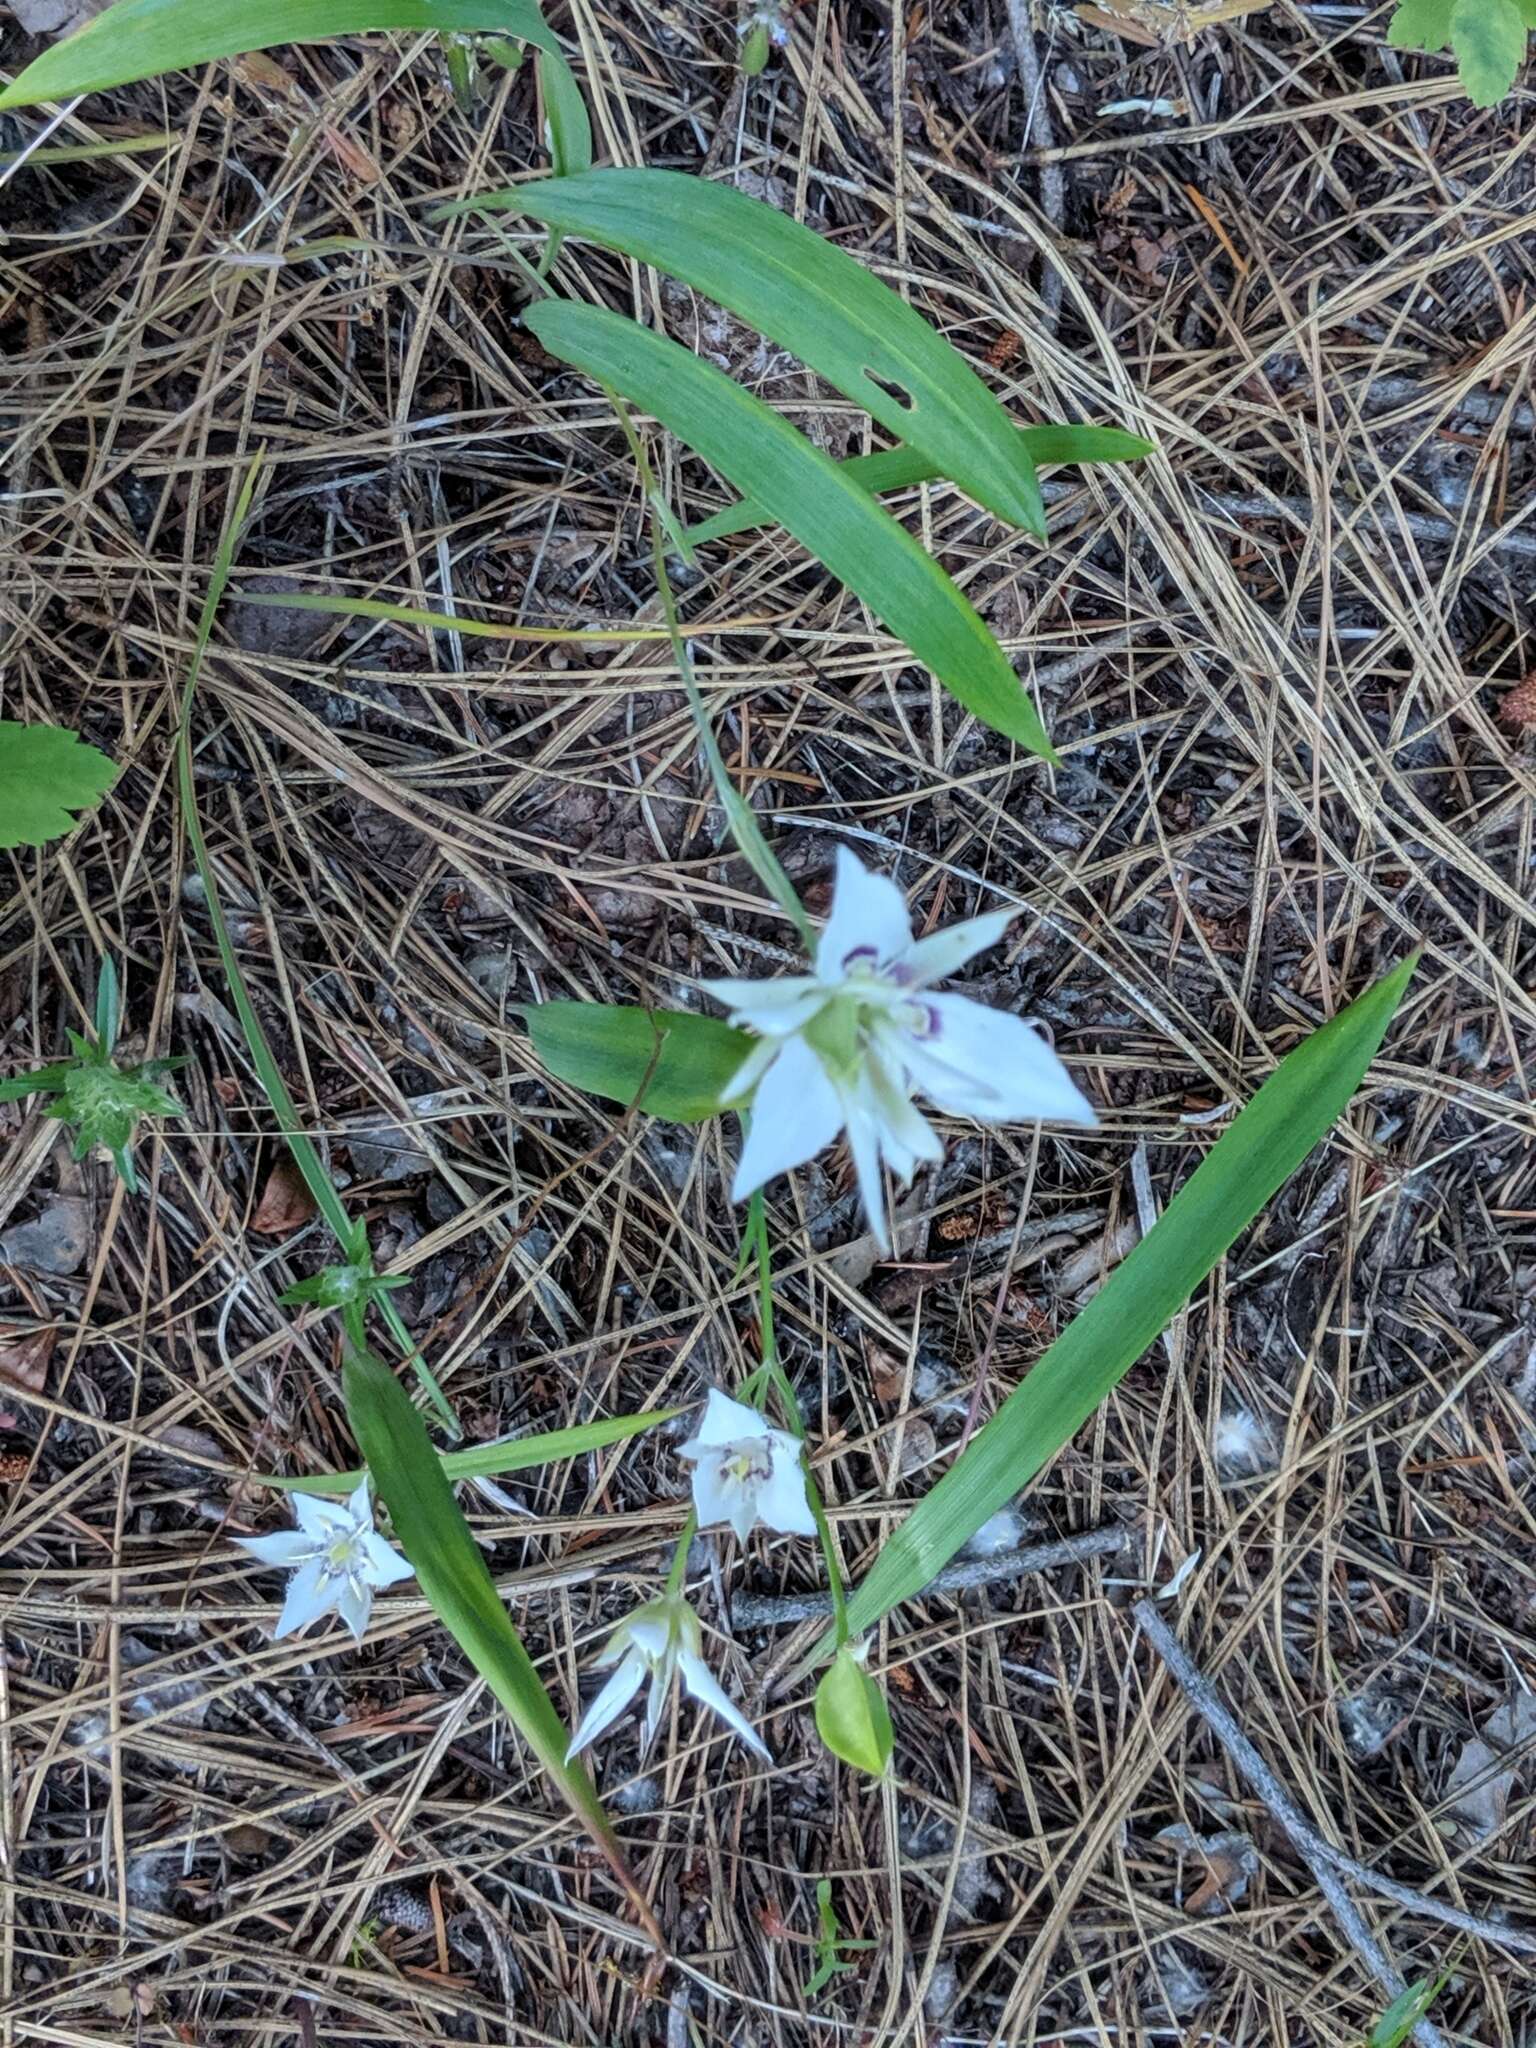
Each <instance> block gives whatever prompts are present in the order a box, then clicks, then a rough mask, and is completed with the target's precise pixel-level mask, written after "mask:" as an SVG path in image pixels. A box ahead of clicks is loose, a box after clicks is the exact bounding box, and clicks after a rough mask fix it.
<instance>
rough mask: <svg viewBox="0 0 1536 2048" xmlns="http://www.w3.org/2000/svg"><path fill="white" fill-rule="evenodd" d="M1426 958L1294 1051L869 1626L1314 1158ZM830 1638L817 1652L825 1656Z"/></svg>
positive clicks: (1096, 1308) (1037, 1387) (1014, 1413)
mask: <svg viewBox="0 0 1536 2048" xmlns="http://www.w3.org/2000/svg"><path fill="white" fill-rule="evenodd" d="M1417 959H1418V955H1417V954H1415V955H1413V957H1412V958H1410V959H1408V960H1405V961H1404V962H1403V964H1402V965H1401V966H1400V967H1397V968H1394V969H1393V971H1392V972H1391V973H1390V974H1388V975H1386V976H1384V977H1383V978H1382V980H1380V981H1378V982H1377V983H1376V984H1375V986H1374V987H1373V988H1370V989H1367V991H1366V992H1365V994H1364V995H1363V996H1361V997H1360V998H1359V999H1358V1001H1356V1002H1353V1003H1351V1004H1350V1006H1349V1008H1348V1009H1347V1010H1341V1011H1340V1012H1339V1014H1338V1016H1337V1017H1334V1018H1332V1019H1331V1020H1330V1022H1328V1023H1327V1024H1325V1025H1323V1026H1322V1028H1321V1029H1320V1030H1318V1031H1314V1032H1313V1033H1312V1035H1311V1037H1310V1038H1307V1039H1305V1040H1304V1041H1303V1042H1302V1044H1300V1045H1299V1046H1297V1047H1296V1049H1295V1051H1294V1052H1292V1053H1289V1054H1287V1056H1286V1058H1285V1059H1284V1060H1282V1061H1281V1063H1280V1065H1279V1066H1278V1067H1277V1068H1276V1070H1275V1072H1274V1073H1273V1074H1271V1075H1270V1077H1269V1079H1268V1080H1267V1081H1266V1082H1265V1083H1264V1085H1263V1087H1262V1088H1260V1090H1259V1092H1258V1094H1257V1095H1255V1096H1254V1098H1253V1100H1252V1102H1250V1103H1249V1104H1248V1106H1247V1108H1246V1109H1244V1110H1242V1111H1241V1112H1240V1113H1239V1115H1238V1116H1237V1117H1236V1118H1235V1119H1234V1120H1233V1122H1232V1124H1231V1125H1230V1127H1229V1128H1228V1129H1227V1131H1226V1132H1225V1133H1224V1134H1223V1135H1222V1137H1221V1138H1220V1139H1219V1140H1218V1141H1217V1143H1216V1145H1215V1146H1214V1147H1213V1149H1212V1151H1211V1153H1210V1155H1209V1157H1208V1158H1206V1159H1205V1160H1203V1161H1202V1162H1201V1164H1200V1165H1199V1166H1198V1167H1196V1169H1195V1171H1194V1172H1193V1173H1192V1174H1191V1175H1190V1177H1189V1179H1188V1181H1187V1182H1186V1183H1185V1185H1184V1186H1183V1187H1182V1188H1181V1189H1180V1190H1179V1192H1178V1194H1177V1195H1175V1196H1174V1198H1173V1200H1172V1201H1171V1202H1170V1203H1169V1204H1168V1207H1167V1209H1166V1210H1165V1211H1164V1213H1163V1215H1162V1216H1161V1217H1160V1218H1159V1220H1158V1222H1157V1224H1156V1226H1155V1227H1154V1228H1153V1229H1152V1230H1150V1231H1149V1232H1148V1233H1147V1235H1146V1236H1145V1237H1144V1238H1143V1239H1142V1241H1141V1243H1140V1244H1138V1245H1137V1246H1136V1248H1135V1249H1134V1250H1133V1251H1132V1252H1131V1253H1130V1255H1129V1256H1128V1257H1127V1258H1126V1259H1125V1260H1124V1261H1123V1262H1122V1263H1121V1264H1120V1265H1119V1266H1118V1267H1116V1269H1115V1271H1114V1272H1113V1273H1112V1274H1111V1275H1110V1277H1109V1279H1108V1280H1107V1281H1106V1282H1105V1283H1104V1285H1103V1287H1101V1288H1100V1289H1099V1291H1098V1293H1097V1294H1095V1295H1094V1297H1093V1299H1092V1300H1091V1301H1090V1302H1089V1303H1088V1306H1087V1307H1086V1308H1085V1309H1084V1310H1083V1311H1082V1313H1081V1314H1080V1315H1079V1316H1078V1317H1077V1318H1076V1319H1075V1321H1073V1322H1072V1323H1071V1324H1069V1325H1068V1327H1067V1328H1066V1329H1065V1330H1064V1331H1063V1332H1062V1334H1061V1335H1060V1336H1059V1337H1058V1338H1057V1339H1056V1342H1055V1343H1054V1344H1053V1345H1052V1346H1051V1348H1050V1350H1049V1351H1047V1352H1046V1354H1045V1356H1044V1357H1043V1358H1042V1359H1041V1360H1040V1361H1039V1363H1038V1364H1037V1365H1035V1366H1033V1367H1032V1368H1031V1370H1030V1373H1029V1377H1028V1378H1027V1379H1026V1380H1025V1381H1024V1383H1023V1384H1022V1385H1021V1386H1019V1387H1016V1388H1015V1389H1014V1391H1013V1392H1012V1393H1011V1394H1010V1395H1009V1397H1008V1399H1007V1400H1006V1401H1005V1402H1004V1403H1003V1405H1002V1407H1001V1408H1000V1409H999V1410H998V1412H997V1414H996V1415H995V1416H994V1417H993V1418H992V1420H991V1421H990V1422H989V1423H988V1424H987V1426H986V1428H985V1429H983V1430H982V1432H981V1434H980V1435H979V1436H978V1437H977V1438H976V1440H975V1442H974V1443H973V1444H972V1445H971V1446H970V1448H969V1449H968V1450H967V1451H965V1452H963V1453H962V1455H961V1456H960V1458H959V1459H958V1460H957V1461H956V1463H955V1464H954V1466H953V1467H952V1468H951V1469H950V1470H949V1471H948V1472H946V1473H945V1475H944V1477H943V1478H942V1479H940V1480H939V1481H938V1483H937V1484H936V1485H935V1486H934V1487H932V1488H931V1489H930V1491H929V1492H928V1493H927V1494H926V1495H925V1496H924V1498H923V1499H922V1500H921V1501H920V1502H919V1503H918V1505H917V1507H916V1508H914V1509H913V1511H912V1513H911V1514H910V1515H909V1516H908V1517H907V1519H906V1521H905V1522H903V1523H902V1525H901V1527H900V1528H899V1529H898V1530H897V1531H896V1534H895V1536H894V1537H893V1538H892V1539H891V1541H890V1542H889V1543H887V1544H886V1546H885V1547H884V1549H883V1550H882V1551H881V1553H880V1555H879V1557H878V1558H877V1559H876V1561H875V1566H874V1569H873V1570H872V1571H871V1572H870V1574H869V1577H868V1578H867V1579H866V1580H865V1581H864V1583H863V1585H861V1586H860V1587H859V1589H858V1591H857V1592H856V1593H855V1594H854V1596H853V1599H852V1600H851V1602H850V1603H849V1608H848V1620H849V1625H850V1626H851V1627H852V1628H853V1629H855V1630H862V1629H867V1628H871V1627H873V1625H874V1624H875V1623H876V1622H877V1621H879V1620H880V1619H881V1618H882V1616H884V1615H887V1614H889V1613H890V1611H891V1609H892V1608H893V1607H896V1606H898V1605H899V1604H900V1603H901V1602H902V1601H903V1600H910V1599H913V1598H914V1597H915V1596H916V1595H917V1594H919V1593H921V1592H922V1590H923V1588H924V1587H925V1586H926V1585H927V1584H928V1582H929V1581H930V1579H932V1578H933V1576H934V1574H935V1573H936V1572H937V1571H939V1570H940V1569H941V1568H942V1567H943V1566H944V1565H946V1564H947V1563H948V1562H949V1560H950V1559H951V1558H952V1557H953V1556H954V1554H955V1552H956V1551H957V1550H958V1549H959V1548H960V1546H961V1545H962V1544H963V1543H965V1542H966V1541H967V1539H968V1538H970V1537H971V1536H973V1535H974V1534H975V1533H976V1531H977V1530H978V1529H979V1528H980V1527H981V1525H982V1523H983V1522H985V1521H986V1520H987V1518H988V1516H989V1515H994V1514H996V1512H997V1510H998V1509H999V1508H1000V1507H1002V1506H1003V1504H1004V1503H1005V1502H1006V1501H1009V1500H1011V1499H1012V1498H1013V1496H1014V1494H1016V1493H1017V1492H1018V1490H1019V1488H1020V1487H1021V1486H1023V1485H1024V1484H1025V1482H1026V1481H1028V1480H1030V1479H1032V1478H1033V1477H1034V1476H1035V1474H1036V1473H1037V1472H1038V1471H1040V1469H1041V1468H1042V1467H1043V1466H1044V1465H1046V1464H1047V1463H1049V1461H1050V1460H1051V1459H1052V1458H1054V1457H1055V1455H1056V1453H1057V1452H1058V1451H1059V1450H1060V1449H1061V1448H1062V1446H1063V1445H1064V1444H1066V1443H1068V1442H1070V1440H1071V1438H1072V1437H1073V1435H1074V1434H1075V1433H1076V1431H1077V1430H1078V1429H1079V1428H1080V1427H1081V1425H1082V1424H1083V1423H1084V1422H1085V1421H1086V1420H1087V1419H1088V1417H1089V1416H1090V1415H1091V1414H1092V1413H1093V1411H1094V1409H1095V1408H1097V1407H1098V1405H1099V1403H1100V1402H1101V1401H1102V1400H1103V1399H1104V1396H1105V1395H1106V1394H1107V1393H1108V1392H1109V1391H1110V1389H1111V1388H1112V1387H1113V1386H1114V1385H1115V1383H1116V1382H1117V1381H1118V1380H1119V1379H1120V1378H1121V1377H1122V1376H1123V1375H1124V1374H1125V1373H1126V1372H1127V1371H1128V1370H1129V1368H1130V1367H1131V1366H1132V1365H1134V1364H1135V1362H1136V1360H1137V1359H1138V1358H1140V1356H1141V1355H1142V1353H1143V1352H1144V1351H1145V1350H1146V1348H1147V1346H1148V1345H1149V1344H1150V1343H1151V1342H1152V1340H1153V1339H1154V1338H1155V1337H1156V1336H1157V1333H1158V1332H1159V1330H1161V1329H1162V1328H1163V1326H1164V1325H1165V1324H1166V1323H1167V1321H1168V1319H1169V1317H1170V1316H1172V1315H1173V1314H1174V1313H1175V1311H1176V1310H1177V1309H1179V1308H1180V1307H1181V1306H1182V1304H1183V1303H1184V1302H1185V1301H1187V1300H1188V1299H1189V1297H1190V1295H1191V1294H1192V1293H1193V1292H1194V1290H1195V1288H1196V1287H1198V1286H1199V1284H1200V1282H1201V1281H1202V1280H1203V1279H1204V1278H1205V1276H1206V1274H1207V1273H1209V1272H1210V1270H1211V1268H1212V1267H1213V1266H1214V1265H1215V1264H1216V1261H1217V1260H1218V1259H1219V1258H1220V1257H1221V1256H1222V1254H1223V1253H1224V1252H1225V1251H1226V1250H1227V1249H1228V1247H1229V1246H1230V1245H1231V1244H1232V1242H1233V1240H1234V1238H1236V1237H1237V1235H1238V1233H1239V1232H1240V1231H1242V1230H1244V1229H1246V1228H1247V1226H1248V1224H1249V1223H1251V1222H1252V1221H1253V1218H1254V1217H1255V1216H1256V1215H1257V1214H1258V1212H1259V1210H1260V1209H1261V1208H1262V1207H1263V1206H1264V1204H1265V1203H1266V1202H1267V1201H1268V1200H1269V1199H1270V1197H1271V1196H1272V1195H1273V1194H1274V1193H1275V1191H1276V1189H1277V1188H1279V1187H1280V1186H1281V1185H1282V1183H1283V1182H1284V1181H1286V1180H1287V1179H1288V1178H1289V1177H1290V1175H1291V1174H1292V1173H1293V1172H1294V1171H1295V1169H1296V1168H1297V1167H1298V1166H1299V1165H1300V1164H1301V1162H1302V1160H1303V1159H1305V1158H1306V1156H1307V1154H1308V1153H1309V1152H1310V1151H1311V1150H1312V1147H1313V1146H1314V1145H1315V1144H1316V1143H1317V1141H1318V1140H1319V1138H1321V1137H1322V1136H1323V1134H1324V1132H1325V1131H1327V1130H1328V1128H1329V1126H1330V1125H1331V1124H1332V1123H1333V1121H1334V1119H1335V1118H1336V1117H1337V1116H1338V1115H1339V1114H1340V1112H1341V1111H1342V1110H1343V1108H1344V1105H1345V1104H1346V1103H1347V1102H1348V1101H1349V1098H1350V1097H1351V1096H1352V1095H1353V1094H1354V1092H1355V1090H1356V1088H1358V1087H1359V1085H1360V1082H1361V1080H1362V1078H1363V1077H1364V1074H1365V1070H1366V1068H1367V1067H1368V1066H1369V1065H1370V1063H1371V1060H1372V1058H1373V1057H1374V1056H1375V1053H1376V1050H1377V1048H1378V1046H1379V1045H1380V1044H1381V1041H1382V1038H1383V1036H1384V1034H1385V1032H1386V1029H1387V1026H1388V1024H1389V1023H1390V1022H1391V1021H1392V1016H1393V1013H1394V1011H1395V1010H1396V1009H1397V1006H1398V1003H1399V1002H1400V1001H1401V999H1402V996H1403V991H1404V990H1405V989H1406V988H1407V986H1408V982H1409V979H1410V977H1411V975H1412V973H1413V970H1414V967H1415V965H1416V963H1417ZM833 1648H834V1642H833V1638H832V1637H831V1636H830V1635H829V1636H827V1637H824V1638H823V1640H822V1642H821V1643H820V1644H819V1645H818V1654H819V1655H821V1656H829V1655H830V1654H831V1652H832V1650H833Z"/></svg>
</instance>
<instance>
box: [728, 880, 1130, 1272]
mask: <svg viewBox="0 0 1536 2048" xmlns="http://www.w3.org/2000/svg"><path fill="white" fill-rule="evenodd" d="M1013 916H1014V912H1013V911H1011V910H994V911H990V912H988V914H987V915H986V916H985V917H972V918H967V919H966V920H965V921H964V922H963V923H961V924H954V925H951V926H950V927H949V928H948V930H947V931H941V932H934V933H933V934H932V936H931V937H929V938H926V939H914V938H913V936H912V931H911V925H910V921H909V919H908V916H907V906H906V901H905V899H904V898H903V896H902V893H901V891H900V890H899V889H898V888H897V887H896V885H895V883H894V882H892V881H890V880H888V879H887V878H886V877H885V876H884V875H872V874H870V873H869V871H868V869H866V868H865V867H863V866H862V865H861V864H860V862H859V861H857V860H856V859H855V858H854V856H853V855H852V854H851V853H850V852H849V851H848V849H847V848H846V847H839V848H838V853H837V881H836V886H835V889H834V891H833V898H832V914H831V916H830V917H829V918H828V920H827V924H826V928H825V930H824V931H823V932H822V935H821V940H820V943H819V944H818V946H817V948H816V960H815V972H814V973H813V974H790V975H784V976H781V977H779V978H778V979H776V980H772V981H706V982H705V983H704V984H703V986H704V987H705V989H706V990H707V991H708V992H709V994H711V995H712V996H714V997H715V999H716V1000H717V1001H718V1002H721V1003H724V1004H725V1005H726V1007H727V1009H729V1010H730V1012H731V1022H732V1023H733V1024H745V1025H748V1026H750V1027H751V1029H752V1030H754V1031H756V1032H757V1033H759V1035H760V1042H759V1043H758V1044H757V1045H756V1046H754V1047H753V1049H752V1052H751V1055H750V1057H749V1058H748V1060H747V1063H746V1065H745V1066H744V1067H742V1069H741V1070H740V1072H739V1073H738V1074H737V1075H736V1076H735V1077H734V1079H733V1080H732V1081H731V1084H730V1086H729V1087H728V1088H727V1089H726V1090H725V1092H724V1094H723V1095H722V1097H721V1102H722V1104H724V1103H731V1102H739V1101H740V1100H741V1099H742V1098H743V1097H744V1096H746V1095H748V1094H751V1096H752V1105H751V1107H752V1119H751V1131H750V1133H749V1135H748V1138H747V1142H746V1144H745V1146H744V1147H743V1148H742V1154H741V1162H740V1164H739V1165H738V1167H737V1169H736V1178H735V1181H734V1183H733V1184H732V1188H731V1198H732V1200H733V1201H737V1202H739V1201H742V1200H744V1199H745V1197H746V1196H748V1195H750V1194H752V1193H753V1192H754V1191H755V1190H756V1189H758V1188H760V1187H762V1186H763V1184H764V1183H765V1182H766V1181H770V1180H772V1179H773V1178H774V1176H775V1175H776V1174H780V1173H787V1172H788V1171H789V1169H790V1168H791V1167H792V1166H802V1165H804V1163H805V1161H806V1160H807V1159H812V1158H814V1157H815V1155H816V1154H817V1153H818V1152H820V1151H821V1150H822V1148H823V1147H824V1146H826V1145H830V1144H831V1142H832V1140H833V1139H834V1138H835V1137H836V1136H837V1135H838V1133H839V1132H840V1131H843V1130H846V1131H847V1133H848V1144H849V1149H850V1150H851V1151H852V1153H853V1163H854V1169H855V1171H856V1173H857V1175H858V1181H859V1193H860V1195H861V1196H862V1198H863V1202H864V1209H865V1213H866V1214H867V1216H868V1218H869V1225H870V1230H871V1232H872V1233H873V1235H874V1237H875V1239H876V1240H877V1242H878V1243H879V1244H880V1246H881V1247H882V1249H883V1248H885V1247H886V1245H887V1243H888V1239H887V1235H886V1226H885V1202H884V1198H883V1193H882V1189H881V1182H880V1162H881V1160H882V1159H883V1160H884V1161H885V1163H886V1165H887V1166H889V1167H890V1169H891V1171H892V1173H894V1174H895V1175H896V1177H897V1179H898V1180H900V1181H901V1182H902V1184H903V1185H905V1184H906V1183H907V1182H908V1181H910V1180H911V1178H912V1174H913V1170H914V1168H915V1167H916V1166H917V1164H918V1162H919V1161H920V1160H925V1159H926V1160H934V1159H939V1158H941V1157H942V1156H943V1150H944V1148H943V1146H942V1145H941V1144H940V1143H939V1139H938V1135H937V1133H936V1132H935V1131H934V1129H933V1127H932V1125H931V1124H929V1122H928V1120H927V1119H926V1118H925V1117H923V1116H920V1115H919V1114H918V1112H917V1110H915V1109H914V1108H913V1106H912V1097H913V1095H914V1094H915V1093H921V1094H923V1095H926V1096H927V1098H928V1100H929V1101H930V1102H932V1103H933V1104H934V1105H935V1106H936V1107H937V1108H938V1109H940V1110H943V1111H945V1112H946V1113H947V1114H949V1115H951V1116H969V1117H976V1118H978V1119H979V1120H980V1121H982V1122H983V1123H1013V1122H1019V1121H1034V1120H1036V1119H1039V1118H1046V1117H1050V1118H1054V1119H1058V1120H1060V1121H1061V1122H1064V1123H1075V1124H1095V1123H1097V1122H1098V1118H1097V1117H1096V1116H1095V1114H1094V1111H1093V1106H1092V1104H1091V1103H1090V1102H1089V1101H1088V1099H1087V1097H1086V1096H1085V1095H1083V1093H1082V1092H1081V1090H1080V1089H1079V1088H1078V1087H1077V1085H1076V1084H1075V1083H1074V1081H1073V1080H1072V1078H1071V1076H1070V1075H1069V1074H1068V1072H1067V1070H1066V1068H1065V1067H1064V1066H1063V1065H1062V1063H1061V1061H1060V1060H1059V1059H1057V1057H1056V1055H1055V1053H1054V1052H1052V1050H1051V1048H1050V1047H1049V1046H1048V1045H1047V1044H1046V1043H1045V1041H1044V1039H1042V1038H1040V1037H1038V1036H1037V1035H1036V1033H1035V1032H1033V1031H1032V1030H1031V1029H1030V1027H1029V1026H1028V1025H1027V1024H1026V1023H1025V1022H1024V1020H1023V1019H1022V1018H1021V1017H1015V1016H1012V1015H1011V1014H1010V1013H1009V1012H1008V1011H1006V1010H990V1009H988V1008H987V1007H986V1006H985V1004H982V1003H975V1002H972V1001H971V1000H970V998H969V997H968V996H945V995H929V994H928V993H927V990H928V987H929V984H930V983H932V982H935V981H943V980H944V979H945V978H946V977H947V976H949V975H951V974H953V973H954V972H955V971H956V970H957V969H958V968H960V967H963V966H964V965H965V963H966V961H967V960H969V959H970V958H971V957H972V955H973V954H976V953H980V952H982V951H983V950H984V949H985V948H986V947H988V946H993V945H996V943H997V941H998V940H999V939H1000V938H1001V937H1002V935H1003V933H1004V931H1005V930H1006V929H1007V927H1008V925H1009V923H1010V921H1011V920H1012V918H1013ZM754 1090H755V1091H756V1092H755V1093H753V1092H752V1091H754Z"/></svg>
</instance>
